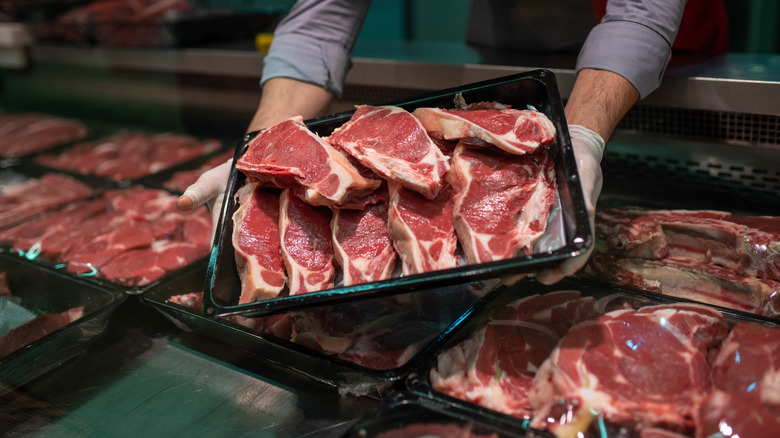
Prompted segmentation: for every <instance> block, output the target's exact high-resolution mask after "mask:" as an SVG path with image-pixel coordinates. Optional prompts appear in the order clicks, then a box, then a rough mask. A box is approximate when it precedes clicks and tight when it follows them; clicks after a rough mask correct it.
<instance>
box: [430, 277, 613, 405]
mask: <svg viewBox="0 0 780 438" xmlns="http://www.w3.org/2000/svg"><path fill="white" fill-rule="evenodd" d="M594 304H595V299H593V298H591V297H585V298H583V297H581V295H580V293H579V292H577V291H558V292H553V293H549V294H545V295H533V296H530V297H527V298H523V299H520V300H517V301H515V302H513V303H511V304H509V305H506V306H500V307H497V308H495V309H493V310H492V311H491V312H490V315H489V316H487V318H486V321H485V322H483V323H481V324H480V325H479V326H478V327H479V328H477V329H475V330H474V331H473V332H472V334H471V336H470V337H469V338H468V339H466V340H464V341H462V342H460V343H459V344H457V345H455V346H453V347H451V348H448V349H447V350H446V351H445V352H444V353H442V354H441V355H439V357H438V358H437V365H436V367H435V368H434V369H432V370H431V373H430V379H431V385H432V387H433V389H435V390H436V391H439V392H441V393H444V394H447V395H449V396H451V397H455V398H458V399H461V400H465V401H468V402H470V403H475V404H478V405H480V406H483V407H486V408H488V409H492V410H494V411H498V412H502V413H504V414H507V415H513V416H515V417H518V418H526V419H527V418H530V416H531V409H530V407H529V404H528V391H529V389H530V388H531V384H532V382H533V379H534V376H535V375H536V372H537V370H538V369H539V366H541V364H542V363H543V362H544V361H545V359H547V357H548V356H549V355H550V353H551V352H552V351H553V349H554V348H555V346H556V345H557V343H558V341H559V340H560V338H561V337H563V335H564V334H565V333H566V331H567V330H568V329H569V327H571V326H572V325H574V324H576V323H577V322H578V321H583V320H585V319H587V318H589V317H592V316H595V315H597V314H598V312H597V311H596V308H595V307H594Z"/></svg>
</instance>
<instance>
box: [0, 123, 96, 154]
mask: <svg viewBox="0 0 780 438" xmlns="http://www.w3.org/2000/svg"><path fill="white" fill-rule="evenodd" d="M87 133H88V129H87V127H86V126H84V124H82V123H81V122H78V121H76V120H68V119H61V118H58V117H52V116H47V115H44V114H37V113H23V114H6V115H0V156H4V157H20V156H23V155H29V154H32V153H35V152H40V151H42V150H46V149H49V148H52V147H54V146H58V145H61V144H65V143H67V142H70V141H74V140H79V139H82V138H84V137H86V135H87Z"/></svg>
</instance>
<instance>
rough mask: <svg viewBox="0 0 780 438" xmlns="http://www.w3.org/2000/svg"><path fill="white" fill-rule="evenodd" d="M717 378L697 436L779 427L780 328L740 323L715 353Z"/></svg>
mask: <svg viewBox="0 0 780 438" xmlns="http://www.w3.org/2000/svg"><path fill="white" fill-rule="evenodd" d="M712 378H713V386H714V387H715V389H716V390H715V391H713V393H712V394H711V395H709V396H708V397H707V399H706V400H705V402H704V403H703V404H702V406H701V409H700V416H699V422H700V424H698V427H697V430H696V437H697V438H705V437H711V436H721V435H719V434H722V436H740V437H746V438H747V437H765V436H772V435H774V434H776V433H777V431H778V430H780V327H777V326H767V325H762V324H758V323H753V322H739V323H737V324H736V325H735V326H734V328H732V329H731V332H730V333H729V335H728V337H727V338H726V340H725V341H724V342H723V345H722V346H721V348H720V350H719V352H718V355H717V356H716V357H715V360H714V362H713V365H712ZM724 432H726V433H724Z"/></svg>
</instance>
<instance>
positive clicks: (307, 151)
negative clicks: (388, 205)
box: [236, 117, 380, 206]
mask: <svg viewBox="0 0 780 438" xmlns="http://www.w3.org/2000/svg"><path fill="white" fill-rule="evenodd" d="M236 169H238V170H240V171H241V172H243V173H244V174H245V175H246V176H247V177H248V178H249V180H250V181H257V182H262V183H266V184H272V185H274V186H276V187H279V188H291V189H292V190H293V191H294V192H295V194H296V195H297V196H299V197H300V198H301V199H303V200H304V201H306V202H307V203H309V204H312V205H321V206H333V205H340V204H345V203H349V202H352V201H354V200H355V199H360V198H362V197H364V196H366V195H368V194H370V193H371V192H372V191H373V190H374V189H376V188H377V187H378V186H379V184H380V181H379V180H378V179H377V180H367V179H366V178H364V177H363V176H362V175H360V172H358V170H357V169H355V167H354V166H352V165H351V164H350V163H349V161H348V160H347V158H346V157H345V156H344V155H342V154H341V153H339V152H338V151H336V150H335V149H334V148H333V147H332V146H331V145H329V144H328V143H327V142H326V141H325V140H323V139H322V138H320V137H319V136H317V135H316V134H314V133H313V132H311V131H310V130H309V129H308V128H307V127H306V125H305V124H304V123H303V120H302V118H301V117H294V118H292V119H289V120H286V121H284V122H281V123H278V124H276V125H274V126H272V127H270V128H268V129H266V130H265V131H263V132H261V133H259V134H258V135H257V136H256V137H255V138H254V139H252V141H251V142H250V143H249V147H248V149H247V151H246V152H245V153H244V155H243V156H241V158H240V159H239V160H238V161H237V162H236Z"/></svg>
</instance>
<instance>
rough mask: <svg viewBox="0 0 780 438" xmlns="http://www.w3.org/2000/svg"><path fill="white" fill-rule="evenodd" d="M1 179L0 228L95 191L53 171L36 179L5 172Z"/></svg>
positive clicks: (21, 174) (82, 183) (84, 196)
mask: <svg viewBox="0 0 780 438" xmlns="http://www.w3.org/2000/svg"><path fill="white" fill-rule="evenodd" d="M2 180H3V181H2V184H0V228H4V227H7V226H9V225H13V224H16V223H18V222H20V221H22V220H25V219H28V218H30V217H33V216H35V215H37V214H40V213H43V212H45V211H47V210H51V209H54V208H57V207H60V206H63V205H66V204H68V203H71V202H74V201H78V200H80V199H84V198H87V197H88V196H90V195H92V193H93V192H94V189H93V187H91V186H90V185H88V184H86V183H84V182H81V181H79V180H77V179H75V178H73V177H71V176H69V175H65V174H61V173H54V172H49V173H45V174H43V175H41V176H39V177H35V176H32V175H29V174H23V173H19V172H14V171H13V170H4V171H3V172H2Z"/></svg>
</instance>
